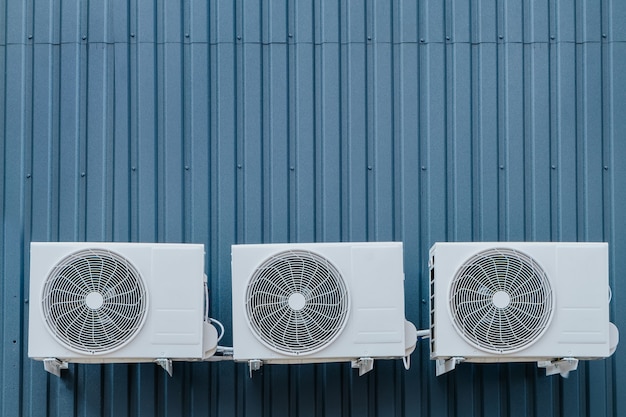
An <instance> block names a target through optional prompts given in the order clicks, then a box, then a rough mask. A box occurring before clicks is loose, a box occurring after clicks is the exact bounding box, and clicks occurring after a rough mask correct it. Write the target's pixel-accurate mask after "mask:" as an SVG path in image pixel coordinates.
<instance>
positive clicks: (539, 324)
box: [450, 248, 553, 354]
mask: <svg viewBox="0 0 626 417" xmlns="http://www.w3.org/2000/svg"><path fill="white" fill-rule="evenodd" d="M552 309H553V295H552V288H551V286H550V282H549V280H548V278H547V276H546V273H545V272H544V270H543V269H542V268H541V266H540V265H539V264H538V263H537V262H536V261H535V260H534V259H532V258H531V257H529V256H528V255H526V254H524V253H522V252H520V251H517V250H514V249H508V248H494V249H488V250H485V251H482V252H480V253H477V254H475V255H474V256H472V257H471V258H469V259H468V260H467V261H466V262H465V263H464V264H463V265H462V266H461V267H460V268H459V270H458V271H457V273H456V275H455V277H454V279H453V281H452V284H451V288H450V311H451V313H452V317H453V322H454V325H455V327H456V328H457V330H458V331H459V332H460V333H461V335H462V336H463V337H464V338H465V339H466V340H467V341H469V342H470V343H471V344H473V345H474V346H476V347H478V348H480V349H482V350H485V351H488V352H491V353H500V354H506V353H512V352H515V351H519V350H521V349H524V348H526V347H528V346H530V345H531V344H532V343H534V342H535V341H536V340H537V339H538V338H539V337H540V336H541V335H542V334H543V332H544V331H545V329H546V328H547V326H548V324H549V322H550V319H551V318H552Z"/></svg>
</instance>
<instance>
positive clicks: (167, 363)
mask: <svg viewBox="0 0 626 417" xmlns="http://www.w3.org/2000/svg"><path fill="white" fill-rule="evenodd" d="M154 361H155V362H156V364H157V365H159V366H160V367H161V368H163V369H165V371H167V373H168V375H169V376H172V370H173V369H172V360H171V359H167V358H160V359H155V360H154Z"/></svg>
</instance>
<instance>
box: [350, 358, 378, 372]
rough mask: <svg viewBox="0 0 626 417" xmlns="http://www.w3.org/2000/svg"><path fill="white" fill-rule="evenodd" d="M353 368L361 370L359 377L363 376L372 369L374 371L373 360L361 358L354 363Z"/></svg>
mask: <svg viewBox="0 0 626 417" xmlns="http://www.w3.org/2000/svg"><path fill="white" fill-rule="evenodd" d="M352 367H353V368H359V376H363V375H364V374H366V373H368V372H369V371H371V370H372V369H374V359H373V358H359V359H356V360H353V361H352Z"/></svg>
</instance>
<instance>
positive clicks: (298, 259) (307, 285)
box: [246, 250, 349, 355]
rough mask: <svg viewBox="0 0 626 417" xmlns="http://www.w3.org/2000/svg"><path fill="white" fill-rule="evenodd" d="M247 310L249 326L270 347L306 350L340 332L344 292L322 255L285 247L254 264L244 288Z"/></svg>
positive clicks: (345, 309) (289, 352)
mask: <svg viewBox="0 0 626 417" xmlns="http://www.w3.org/2000/svg"><path fill="white" fill-rule="evenodd" d="M246 312H247V315H248V322H249V324H250V326H251V328H252V330H253V332H254V333H255V334H256V336H257V337H258V338H259V340H261V341H262V342H263V343H264V344H265V345H266V346H268V347H269V348H271V349H273V350H275V351H277V352H279V353H283V354H287V355H301V354H310V353H314V352H317V351H319V350H320V349H323V348H324V347H325V346H327V345H328V344H329V343H331V342H332V341H333V340H334V339H335V338H336V337H337V336H338V335H339V334H340V333H341V330H342V329H343V327H344V325H345V323H346V319H347V317H348V312H349V297H348V292H347V287H346V284H345V282H344V280H343V278H342V277H341V274H340V273H339V271H338V270H337V268H335V266H334V265H333V264H331V263H330V262H329V261H328V260H327V259H326V258H324V257H322V256H319V255H317V254H315V253H313V252H309V251H304V250H293V251H285V252H281V253H278V254H275V255H274V256H272V257H270V258H269V259H267V260H266V261H265V262H264V263H263V264H261V265H260V266H259V267H258V268H257V269H256V270H255V272H254V274H253V275H252V277H251V278H250V282H249V284H248V287H247V290H246Z"/></svg>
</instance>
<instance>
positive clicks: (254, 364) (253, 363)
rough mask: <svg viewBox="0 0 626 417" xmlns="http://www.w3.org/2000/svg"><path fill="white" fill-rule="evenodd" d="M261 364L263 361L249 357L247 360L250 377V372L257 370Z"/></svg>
mask: <svg viewBox="0 0 626 417" xmlns="http://www.w3.org/2000/svg"><path fill="white" fill-rule="evenodd" d="M261 366H263V361H261V360H259V359H251V360H249V361H248V369H249V370H250V378H252V373H253V372H254V371H258V370H259V369H261Z"/></svg>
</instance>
